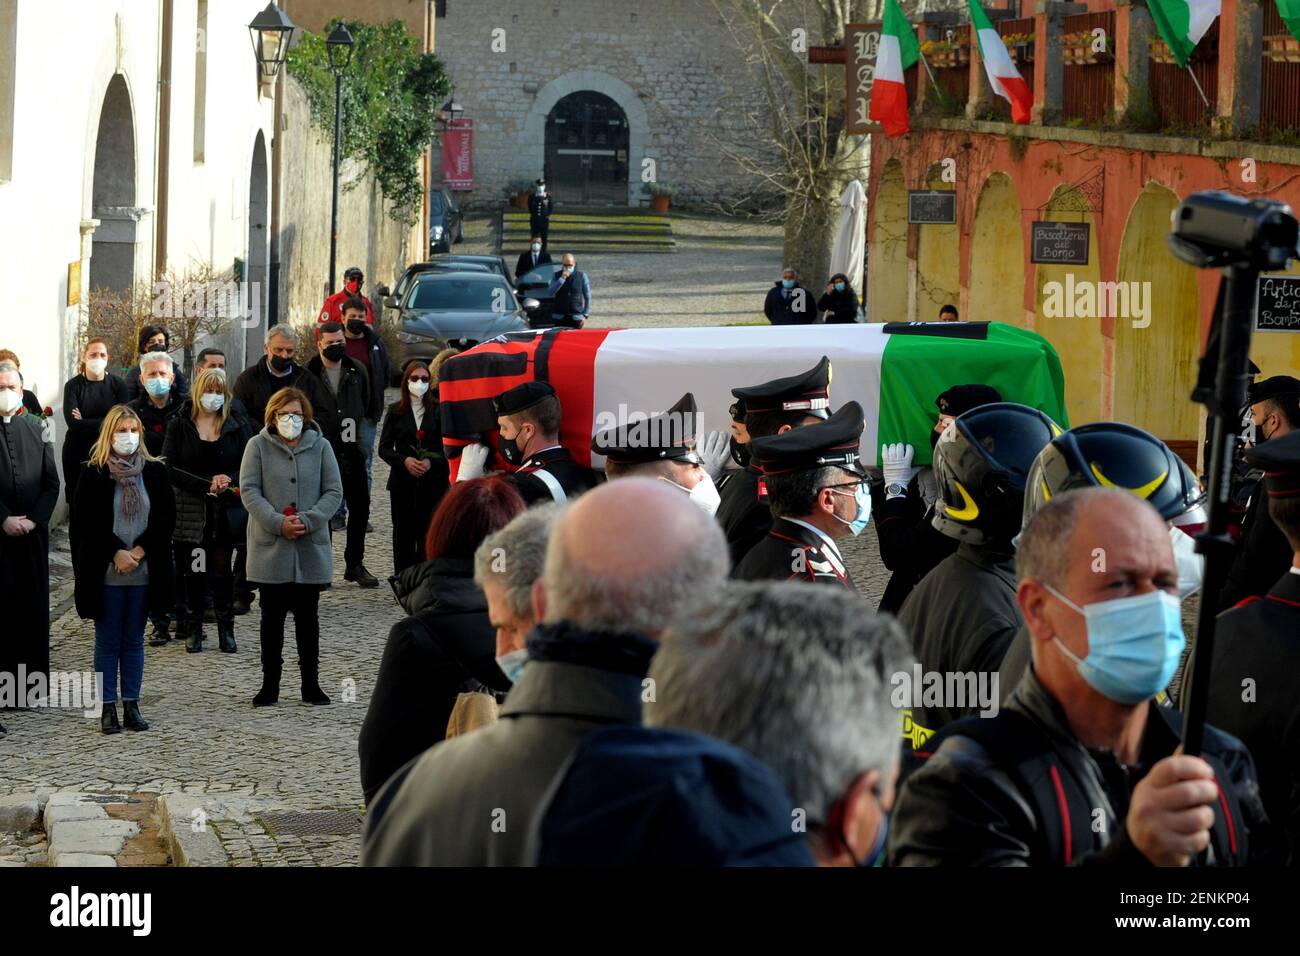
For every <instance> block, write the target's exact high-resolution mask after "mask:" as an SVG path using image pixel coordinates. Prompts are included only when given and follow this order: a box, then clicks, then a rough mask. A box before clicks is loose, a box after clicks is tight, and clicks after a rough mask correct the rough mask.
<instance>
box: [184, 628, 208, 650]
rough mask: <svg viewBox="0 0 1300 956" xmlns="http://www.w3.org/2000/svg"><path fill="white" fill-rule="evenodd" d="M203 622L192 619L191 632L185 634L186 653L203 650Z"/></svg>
mask: <svg viewBox="0 0 1300 956" xmlns="http://www.w3.org/2000/svg"><path fill="white" fill-rule="evenodd" d="M203 637H204V634H203V623H202V622H201V621H190V623H189V632H188V633H187V634H186V635H185V653H186V654H197V653H199V651H201V650H203Z"/></svg>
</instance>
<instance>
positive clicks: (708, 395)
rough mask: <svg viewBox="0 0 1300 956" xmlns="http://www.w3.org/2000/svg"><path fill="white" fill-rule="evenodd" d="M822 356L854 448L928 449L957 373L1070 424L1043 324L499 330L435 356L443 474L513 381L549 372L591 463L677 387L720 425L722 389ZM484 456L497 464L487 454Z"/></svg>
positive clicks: (566, 430) (490, 436) (544, 377)
mask: <svg viewBox="0 0 1300 956" xmlns="http://www.w3.org/2000/svg"><path fill="white" fill-rule="evenodd" d="M823 355H825V356H827V357H829V358H830V360H831V386H830V397H831V407H832V408H839V407H840V406H841V405H843V404H844V403H845V402H847V401H856V402H858V403H859V404H860V405H861V406H862V408H863V410H864V411H865V412H866V419H867V421H866V429H865V431H864V433H863V436H862V460H863V461H864V462H865V463H866V464H868V465H875V464H877V460H878V459H877V454H878V450H879V448H880V446H881V445H882V444H890V443H894V442H906V443H908V444H910V445H912V446H913V448H915V450H916V458H915V459H914V463H915V464H918V465H923V464H928V463H929V461H930V454H931V449H930V440H929V435H930V431H931V429H933V428H934V422H935V417H936V416H937V415H938V414H939V412H938V409H937V408H936V407H935V404H934V400H935V398H937V397H938V395H939V393H940V392H943V391H945V390H946V389H948V388H951V387H952V386H954V385H968V384H972V383H982V384H986V385H992V386H993V387H994V388H996V389H997V390H998V391H999V392H1000V393H1001V395H1002V397H1003V399H1004V400H1006V401H1009V402H1019V403H1021V404H1024V405H1031V406H1033V407H1034V408H1038V409H1041V410H1042V411H1044V412H1046V413H1047V414H1048V415H1050V416H1051V417H1052V419H1053V420H1054V421H1055V422H1056V423H1057V424H1058V425H1060V426H1061V427H1062V428H1068V427H1069V422H1068V421H1067V420H1066V411H1065V380H1064V378H1063V376H1062V373H1061V362H1060V359H1059V358H1058V357H1057V354H1056V350H1055V349H1053V348H1052V346H1051V344H1050V343H1049V342H1048V341H1047V340H1046V339H1044V338H1042V337H1041V336H1039V335H1037V334H1036V333H1034V332H1029V331H1027V330H1025V329H1020V328H1016V327H1014V326H1010V325H1003V324H1002V323H1000V322H987V323H986V322H933V323H906V322H899V323H883V324H882V323H869V324H850V325H799V326H796V325H780V326H771V327H768V326H741V327H735V328H675V329H553V330H550V331H546V332H518V333H510V334H509V335H506V336H504V337H502V338H501V339H499V340H494V341H492V342H484V343H483V344H482V345H478V346H475V347H474V348H472V349H469V350H468V351H466V352H463V353H461V354H460V355H456V356H453V357H452V358H451V359H449V360H448V361H447V363H446V364H445V365H443V367H442V370H441V372H440V373H439V378H438V398H439V400H440V401H439V410H440V412H441V419H442V435H443V445H444V450H445V451H446V454H447V458H448V461H449V464H450V466H451V474H452V477H453V479H454V478H455V475H456V472H457V471H458V470H459V467H460V453H461V450H462V449H463V448H464V446H465V445H467V444H469V443H470V442H484V443H486V444H488V445H489V446H491V447H493V448H495V447H496V442H497V437H496V434H495V433H496V428H497V416H496V411H495V410H494V408H493V406H492V399H493V398H494V397H495V396H497V395H500V394H501V393H502V392H504V391H506V390H507V389H508V388H511V387H513V386H515V385H518V384H520V383H521V382H527V381H533V380H540V381H546V382H550V383H551V385H552V386H554V388H555V391H556V394H557V395H558V396H559V399H560V408H561V425H560V443H561V444H562V445H563V446H564V447H565V448H567V449H568V450H569V452H570V453H571V454H572V455H573V457H574V459H575V460H576V461H577V462H578V463H579V464H580V465H585V466H592V467H595V468H601V467H603V466H604V459H603V458H602V457H601V456H599V455H596V454H593V453H592V450H591V439H592V436H593V435H595V434H596V433H597V432H600V431H604V430H605V429H607V428H611V427H614V426H616V425H619V424H625V423H626V424H632V423H634V422H635V421H636V420H637V419H639V418H644V417H646V416H648V415H654V414H657V413H659V412H662V411H664V410H666V409H668V408H671V407H672V406H673V405H674V404H676V402H677V400H678V399H680V398H681V397H682V395H683V394H685V393H686V392H692V393H693V394H694V395H695V400H696V403H697V405H698V407H699V420H698V421H697V422H696V425H698V427H699V428H700V429H701V430H703V431H714V430H726V429H727V428H729V426H730V422H731V416H730V415H729V414H728V408H729V407H730V406H731V403H732V402H734V401H735V398H734V397H733V396H732V394H731V389H733V388H737V387H740V386H745V385H759V384H761V383H763V382H769V381H771V380H773V379H776V378H784V377H785V376H787V375H795V374H798V373H800V372H806V371H808V370H809V369H810V368H812V367H813V366H815V365H816V364H817V363H818V362H819V361H821V358H822V356H823ZM489 467H490V468H495V469H501V470H508V468H509V466H508V465H506V463H505V462H504V461H503V460H500V459H496V460H495V461H494V462H493V463H490V464H489Z"/></svg>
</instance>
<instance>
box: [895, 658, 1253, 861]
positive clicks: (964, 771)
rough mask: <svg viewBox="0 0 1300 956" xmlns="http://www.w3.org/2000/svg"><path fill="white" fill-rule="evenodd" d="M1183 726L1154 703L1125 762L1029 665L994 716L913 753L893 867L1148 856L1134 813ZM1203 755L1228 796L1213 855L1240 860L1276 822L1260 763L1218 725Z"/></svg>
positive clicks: (956, 727)
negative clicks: (1136, 833) (1088, 734)
mask: <svg viewBox="0 0 1300 956" xmlns="http://www.w3.org/2000/svg"><path fill="white" fill-rule="evenodd" d="M1180 724H1181V717H1180V715H1179V714H1178V712H1177V711H1174V710H1172V709H1170V708H1166V707H1158V706H1156V705H1155V704H1154V703H1153V704H1151V705H1150V712H1149V714H1148V716H1147V722H1146V729H1145V732H1144V733H1143V736H1142V743H1141V755H1140V758H1139V763H1138V765H1137V766H1135V767H1132V768H1129V769H1128V771H1126V770H1125V768H1124V767H1123V766H1122V765H1121V764H1120V763H1119V761H1118V760H1117V759H1116V758H1115V755H1114V754H1113V753H1112V752H1110V751H1098V750H1090V749H1088V748H1087V747H1085V746H1084V745H1083V744H1081V743H1080V742H1079V740H1078V739H1077V738H1076V737H1075V736H1074V733H1073V732H1072V731H1071V730H1070V725H1069V722H1068V720H1067V718H1066V716H1065V713H1064V711H1063V710H1062V709H1061V707H1060V705H1059V704H1057V702H1056V700H1055V699H1054V698H1053V697H1052V696H1051V694H1049V693H1048V691H1047V689H1046V688H1045V687H1044V686H1043V685H1042V683H1041V682H1040V681H1039V680H1038V676H1037V675H1036V674H1035V673H1034V672H1033V671H1032V670H1031V671H1030V672H1029V673H1027V674H1026V675H1025V679H1024V680H1023V681H1022V682H1021V683H1020V685H1019V686H1018V687H1017V688H1016V691H1015V693H1014V694H1012V696H1011V699H1010V700H1009V701H1008V702H1007V704H1006V705H1005V706H1004V707H1003V708H1002V710H1001V711H1000V712H999V714H998V715H997V716H996V717H993V718H980V717H972V718H970V719H968V720H963V721H961V722H959V723H955V724H953V725H951V726H950V727H949V728H948V729H947V730H946V731H944V732H943V733H942V736H941V738H938V739H936V740H935V741H934V742H933V743H934V744H935V745H936V746H932V747H929V748H927V749H928V750H929V751H930V753H931V756H928V757H922V758H919V759H918V758H905V762H906V767H905V769H909V770H910V772H909V773H907V775H906V778H905V780H904V781H903V782H902V787H901V789H900V791H899V797H898V802H897V804H896V805H895V807H894V812H893V815H892V816H891V817H890V822H889V844H888V846H889V865H890V866H940V865H942V866H1062V865H1070V866H1079V865H1095V864H1102V865H1105V864H1109V865H1119V866H1125V867H1130V868H1132V867H1145V866H1148V865H1149V864H1148V862H1147V860H1146V858H1145V857H1144V856H1142V854H1141V853H1140V852H1139V851H1138V850H1137V848H1136V847H1135V846H1134V845H1133V843H1132V842H1131V841H1130V839H1129V835H1128V831H1127V828H1126V826H1125V818H1126V817H1127V816H1128V807H1129V802H1130V800H1131V798H1132V793H1133V788H1134V787H1135V786H1136V785H1137V783H1138V781H1140V780H1141V779H1142V777H1144V776H1146V774H1147V772H1148V771H1149V770H1150V769H1151V767H1152V766H1153V765H1154V764H1155V763H1156V762H1157V761H1159V760H1161V759H1163V758H1165V757H1168V756H1170V755H1171V754H1173V752H1174V749H1175V748H1176V747H1177V746H1178V744H1179V735H1178V728H1179V726H1180ZM1203 755H1204V756H1205V757H1206V759H1207V761H1208V762H1209V763H1210V765H1211V766H1212V767H1213V768H1214V770H1215V775H1216V776H1217V777H1218V783H1219V786H1220V792H1221V794H1222V795H1223V799H1222V800H1221V801H1220V802H1219V803H1218V804H1217V805H1215V806H1214V816H1215V822H1214V829H1213V835H1212V838H1211V842H1210V845H1211V848H1212V855H1211V857H1210V861H1211V865H1219V866H1224V865H1234V864H1235V865H1240V864H1242V863H1244V862H1246V859H1247V856H1248V854H1249V852H1250V848H1251V841H1252V840H1253V835H1254V833H1255V832H1256V831H1257V829H1258V828H1261V827H1264V826H1266V825H1267V821H1266V820H1265V817H1264V809H1263V806H1262V805H1261V804H1260V802H1259V792H1258V786H1259V784H1258V782H1257V780H1256V777H1255V765H1254V762H1253V761H1252V760H1251V756H1250V752H1249V751H1248V750H1247V749H1246V748H1245V747H1244V746H1243V745H1242V743H1241V741H1239V740H1237V739H1236V738H1235V737H1231V736H1229V735H1228V734H1225V733H1223V732H1222V731H1219V730H1215V729H1214V728H1213V727H1206V728H1205V746H1204V751H1203ZM1225 807H1226V808H1227V809H1228V811H1229V812H1230V814H1231V822H1229V820H1228V817H1227V816H1225V813H1224V808H1225ZM1097 810H1101V811H1102V814H1103V817H1104V819H1103V820H1098V817H1097V815H1096V811H1097ZM1099 822H1100V823H1102V824H1104V825H1102V826H1097V825H1096V824H1097V823H1099ZM1067 848H1068V849H1067Z"/></svg>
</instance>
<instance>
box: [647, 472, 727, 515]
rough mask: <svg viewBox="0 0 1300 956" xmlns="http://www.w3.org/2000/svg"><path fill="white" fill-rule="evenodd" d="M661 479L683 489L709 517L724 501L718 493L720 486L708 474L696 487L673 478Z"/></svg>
mask: <svg viewBox="0 0 1300 956" xmlns="http://www.w3.org/2000/svg"><path fill="white" fill-rule="evenodd" d="M659 480H660V481H666V482H668V484H670V485H672V486H673V487H675V488H680V489H682V491H684V492H686V494H687V495H688V496H689V497H690V499H691V503H692V504H694V505H695V506H696V507H697V508H699V509H700V510H701V511H703V512H704V513H705V514H706V515H708V516H709V517H713V515H714V513H715V512H716V511H717V510H718V505H719V504H721V503H722V496H721V495H720V494H718V486H717V485H715V484H714V483H713V479H712V478H710V477H709V476H708V475H707V474H706V475H705V476H704V480H703V481H701V482H700V483H699V484H698V485H696V486H695V487H694V488H687V487H686V486H685V485H679V484H677V482H675V481H673V480H672V479H671V478H660V479H659Z"/></svg>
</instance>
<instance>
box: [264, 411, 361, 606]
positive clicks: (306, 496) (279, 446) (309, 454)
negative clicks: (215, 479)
mask: <svg viewBox="0 0 1300 956" xmlns="http://www.w3.org/2000/svg"><path fill="white" fill-rule="evenodd" d="M239 491H240V498H241V499H242V501H243V502H244V507H245V508H247V509H248V580H250V581H254V582H256V583H258V584H329V583H330V579H331V578H333V576H334V561H333V554H332V552H331V548H330V527H329V521H330V517H331V516H332V515H333V514H334V512H336V511H338V509H339V503H340V502H341V501H342V500H343V482H342V481H341V480H340V478H339V466H338V461H337V460H336V459H335V458H334V449H332V448H331V447H330V443H329V442H328V441H326V440H325V437H324V436H323V435H322V434H321V432H320V429H319V428H318V427H316V424H315V422H313V423H311V424H310V425H304V426H303V430H302V436H301V437H300V438H299V439H298V444H297V445H295V446H294V447H292V448H290V447H289V446H288V445H286V444H285V443H284V442H283V441H282V440H281V439H280V436H279V435H278V434H275V433H274V432H272V431H271V429H270V428H264V429H262V431H261V432H259V433H258V434H257V435H256V436H254V437H253V440H252V441H250V442H249V443H248V447H247V448H245V449H244V460H243V463H242V464H241V465H240V468H239ZM286 507H293V508H296V509H297V511H298V514H299V516H300V517H301V518H302V520H303V522H304V523H305V524H306V525H307V533H306V534H305V535H303V536H302V537H301V538H299V539H298V540H296V541H289V540H288V539H286V538H284V537H283V536H282V535H281V533H280V532H281V526H282V524H283V523H284V517H285V516H284V509H285V508H286Z"/></svg>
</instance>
